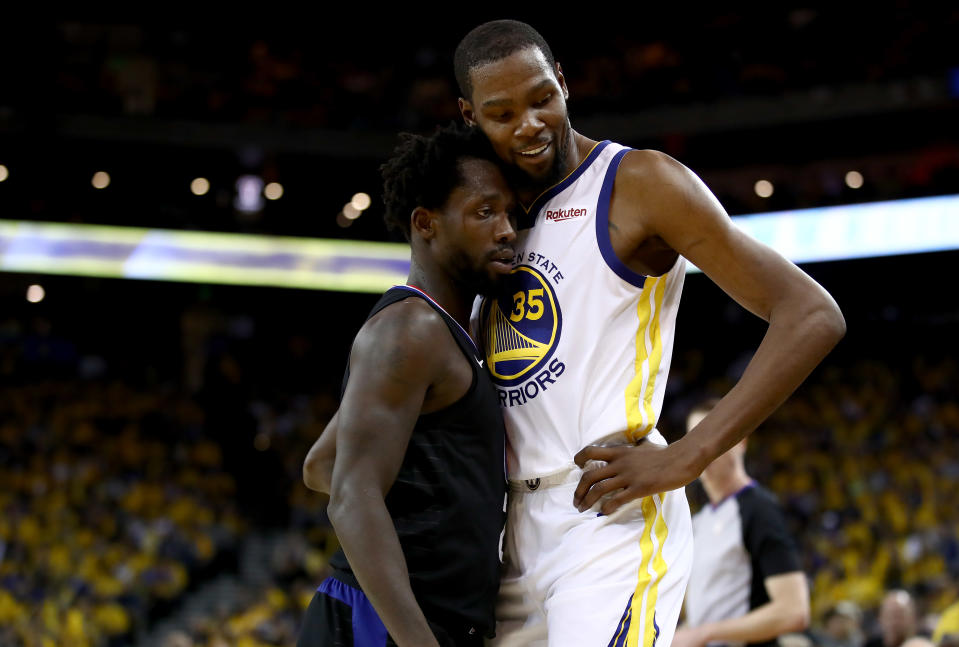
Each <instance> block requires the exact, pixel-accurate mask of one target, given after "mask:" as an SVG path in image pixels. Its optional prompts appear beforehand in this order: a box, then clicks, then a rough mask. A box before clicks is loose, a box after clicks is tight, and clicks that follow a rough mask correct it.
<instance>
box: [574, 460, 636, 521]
mask: <svg viewBox="0 0 959 647" xmlns="http://www.w3.org/2000/svg"><path fill="white" fill-rule="evenodd" d="M597 473H598V476H594V475H596V474H597ZM603 474H605V476H603ZM588 477H591V478H590V480H591V481H592V483H591V484H589V485H587V484H586V483H585V481H586V480H587V478H588ZM624 487H626V483H625V481H624V480H623V479H622V478H621V477H619V476H618V475H617V474H616V473H615V471H613V470H612V469H611V468H609V467H601V468H599V469H595V470H592V471H590V472H587V473H586V474H583V477H582V478H581V479H580V480H579V486H578V487H577V488H576V493H577V494H575V495H574V498H573V503H574V504H575V505H576V507H577V508H579V511H580V512H582V511H584V510H589V509H590V508H592V507H593V505H594V504H595V503H596V502H597V501H599V500H600V499H601V498H603V497H604V496H606V495H607V494H609V493H610V492H613V491H614V490H619V489H621V488H624ZM581 489H582V490H583V494H582V495H581V496H580V495H579V492H580V490H581ZM577 497H578V498H577Z"/></svg>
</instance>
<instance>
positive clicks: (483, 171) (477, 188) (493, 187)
mask: <svg viewBox="0 0 959 647" xmlns="http://www.w3.org/2000/svg"><path fill="white" fill-rule="evenodd" d="M458 167H459V168H458V170H459V181H458V182H457V183H456V186H455V187H454V188H453V191H452V193H451V195H450V201H457V202H469V201H482V200H494V199H495V200H505V201H507V202H512V201H513V200H514V196H513V191H512V189H511V188H510V187H509V185H508V184H507V182H506V178H505V177H504V176H503V172H502V171H501V170H500V168H499V166H497V165H496V164H495V163H494V162H492V161H490V160H487V159H482V158H479V157H461V158H460V159H459V161H458Z"/></svg>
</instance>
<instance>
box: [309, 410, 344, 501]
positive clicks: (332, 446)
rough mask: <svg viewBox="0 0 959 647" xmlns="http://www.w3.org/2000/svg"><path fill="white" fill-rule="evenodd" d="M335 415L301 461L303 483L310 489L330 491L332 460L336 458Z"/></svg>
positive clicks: (325, 492) (326, 492)
mask: <svg viewBox="0 0 959 647" xmlns="http://www.w3.org/2000/svg"><path fill="white" fill-rule="evenodd" d="M337 422H338V420H337V415H336V414H333V417H332V418H331V419H330V421H329V422H328V423H327V425H326V427H325V428H324V429H323V433H321V434H320V437H319V438H317V439H316V442H314V443H313V446H312V447H310V451H309V452H308V453H307V454H306V460H305V461H303V483H304V484H305V485H306V487H308V488H310V489H311V490H316V491H317V492H321V493H323V494H329V493H330V483H331V481H332V480H333V461H334V460H335V459H336V426H337Z"/></svg>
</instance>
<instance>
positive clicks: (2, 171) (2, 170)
mask: <svg viewBox="0 0 959 647" xmlns="http://www.w3.org/2000/svg"><path fill="white" fill-rule="evenodd" d="M8 177H10V171H8V170H7V167H6V166H4V165H3V164H0V182H3V181H5V180H6V179H7V178H8Z"/></svg>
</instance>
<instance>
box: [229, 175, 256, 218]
mask: <svg viewBox="0 0 959 647" xmlns="http://www.w3.org/2000/svg"><path fill="white" fill-rule="evenodd" d="M262 192H263V180H261V179H260V178H259V177H257V176H255V175H241V176H240V177H239V178H237V181H236V198H235V199H234V200H233V206H234V207H236V210H237V211H239V212H241V213H257V212H258V211H260V210H261V209H262V208H263V195H262Z"/></svg>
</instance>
